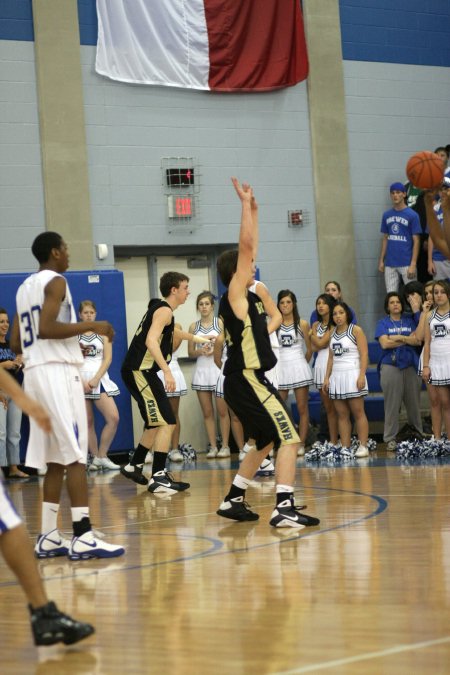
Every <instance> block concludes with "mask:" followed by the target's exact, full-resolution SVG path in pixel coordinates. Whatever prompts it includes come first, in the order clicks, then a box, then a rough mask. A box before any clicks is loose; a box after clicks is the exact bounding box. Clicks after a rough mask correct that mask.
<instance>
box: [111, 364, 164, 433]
mask: <svg viewBox="0 0 450 675" xmlns="http://www.w3.org/2000/svg"><path fill="white" fill-rule="evenodd" d="M121 374H122V380H123V381H124V382H125V385H126V387H127V389H128V391H129V392H130V394H131V395H132V397H133V398H134V400H135V401H136V402H137V404H138V406H139V412H140V413H141V417H142V419H143V420H144V422H145V428H146V429H150V428H151V427H164V426H167V425H168V424H175V423H176V420H175V415H174V414H173V411H172V408H171V406H170V402H169V399H168V398H167V393H166V390H165V389H164V384H163V383H162V382H161V380H160V379H159V377H158V373H155V372H153V371H151V370H122V373H121Z"/></svg>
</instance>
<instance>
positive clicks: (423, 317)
mask: <svg viewBox="0 0 450 675" xmlns="http://www.w3.org/2000/svg"><path fill="white" fill-rule="evenodd" d="M433 285H434V281H427V283H426V284H425V286H424V287H423V294H422V299H421V300H422V302H421V303H420V302H419V301H418V300H417V297H416V296H417V293H415V294H414V296H415V297H414V298H413V297H411V296H408V295H407V296H406V297H407V300H408V302H409V304H410V306H411V309H412V311H413V316H414V320H415V321H417V328H416V338H417V339H418V341H419V342H424V341H425V326H426V325H427V323H428V316H429V313H430V311H431V310H432V309H434V304H433ZM424 349H425V347H422V351H421V353H420V358H419V367H418V370H417V372H418V374H419V376H420V377H422V373H423V366H422V364H423V352H424ZM425 385H426V388H427V394H428V398H429V400H430V415H431V429H432V432H433V437H434V438H435V439H436V440H440V439H441V437H442V410H441V401H440V398H439V392H438V390H437V388H436V387H435V386H434V385H433V384H430V383H429V382H425Z"/></svg>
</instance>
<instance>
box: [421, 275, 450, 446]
mask: <svg viewBox="0 0 450 675" xmlns="http://www.w3.org/2000/svg"><path fill="white" fill-rule="evenodd" d="M449 298H450V285H449V284H448V283H447V282H446V281H436V282H435V283H434V284H433V300H434V304H435V309H434V310H432V311H431V312H430V313H429V315H428V322H427V324H426V325H425V347H424V351H423V367H422V377H423V379H424V380H425V381H428V382H430V384H432V385H433V386H435V387H436V388H437V392H438V395H439V400H440V402H441V406H442V412H443V417H444V426H445V430H446V432H447V437H450V302H449Z"/></svg>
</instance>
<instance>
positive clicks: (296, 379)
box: [278, 323, 314, 390]
mask: <svg viewBox="0 0 450 675" xmlns="http://www.w3.org/2000/svg"><path fill="white" fill-rule="evenodd" d="M278 342H279V345H280V360H279V362H278V389H280V390H281V389H284V390H289V389H298V388H299V387H309V385H310V384H313V382H314V380H313V376H312V370H311V368H310V366H309V364H308V363H307V361H306V359H305V353H304V344H305V338H304V336H303V333H302V331H301V329H300V328H298V329H297V332H295V326H294V324H293V323H292V324H291V325H290V326H285V325H284V324H283V323H282V324H281V326H280V328H279V330H278Z"/></svg>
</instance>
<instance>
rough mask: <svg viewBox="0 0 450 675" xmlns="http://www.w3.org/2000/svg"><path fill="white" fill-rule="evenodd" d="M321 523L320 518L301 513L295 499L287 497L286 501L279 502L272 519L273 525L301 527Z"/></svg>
mask: <svg viewBox="0 0 450 675" xmlns="http://www.w3.org/2000/svg"><path fill="white" fill-rule="evenodd" d="M319 523H320V520H319V519H318V518H314V517H313V516H308V515H306V513H301V512H300V509H299V508H298V507H297V506H295V504H294V500H293V499H285V500H284V502H280V503H279V504H277V505H276V507H275V509H274V510H273V512H272V517H271V519H270V524H271V525H272V527H296V528H299V529H300V528H302V527H312V526H314V525H318V524H319Z"/></svg>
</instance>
